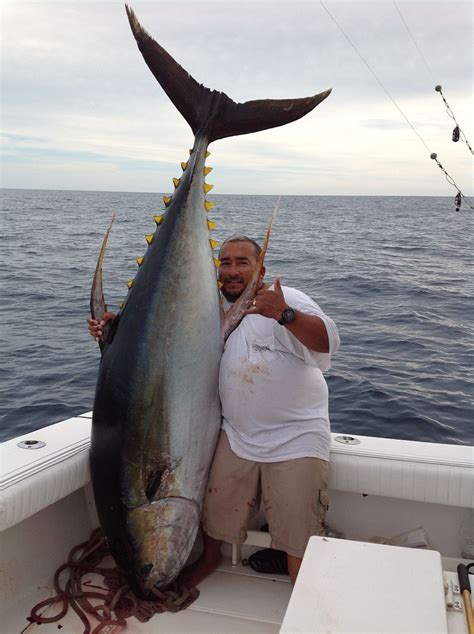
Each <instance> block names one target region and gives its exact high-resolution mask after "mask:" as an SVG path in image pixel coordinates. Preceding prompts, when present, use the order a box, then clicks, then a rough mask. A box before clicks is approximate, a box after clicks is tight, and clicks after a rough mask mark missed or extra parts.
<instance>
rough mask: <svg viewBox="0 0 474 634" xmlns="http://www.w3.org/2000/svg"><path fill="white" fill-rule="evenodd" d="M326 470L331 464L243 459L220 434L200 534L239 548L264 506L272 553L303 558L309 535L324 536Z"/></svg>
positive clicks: (308, 461) (326, 498)
mask: <svg viewBox="0 0 474 634" xmlns="http://www.w3.org/2000/svg"><path fill="white" fill-rule="evenodd" d="M328 470H329V463H328V462H326V461H325V460H320V459H319V458H297V459H295V460H285V461H282V462H252V461H251V460H244V459H243V458H239V457H238V456H236V455H235V453H233V451H232V450H231V448H230V445H229V441H228V439H227V435H226V434H225V432H221V434H220V436H219V441H218V443H217V447H216V452H215V454H214V459H213V462H212V465H211V470H210V473H209V481H208V484H207V489H206V494H205V497H204V504H203V511H202V526H203V529H204V531H205V532H206V533H207V534H208V535H209V536H210V537H213V538H214V539H220V540H222V541H225V542H228V543H230V544H242V543H243V542H244V541H245V540H246V539H247V526H248V523H249V521H250V519H252V517H254V516H255V515H256V514H257V513H258V511H259V508H260V502H261V501H263V509H264V511H265V517H266V519H267V522H268V525H269V530H270V535H271V538H272V548H278V549H279V550H284V551H285V552H286V553H288V554H289V555H292V556H293V557H300V558H301V557H303V554H304V551H305V548H306V544H307V543H308V539H309V538H310V537H311V535H321V534H323V531H324V519H325V515H326V510H327V505H328V494H327V485H328Z"/></svg>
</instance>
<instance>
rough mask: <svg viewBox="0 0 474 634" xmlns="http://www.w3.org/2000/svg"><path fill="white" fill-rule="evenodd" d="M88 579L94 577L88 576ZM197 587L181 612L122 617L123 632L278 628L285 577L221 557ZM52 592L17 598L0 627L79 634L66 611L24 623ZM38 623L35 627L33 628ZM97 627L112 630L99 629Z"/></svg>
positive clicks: (266, 632) (264, 631)
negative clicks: (195, 595) (53, 617)
mask: <svg viewBox="0 0 474 634" xmlns="http://www.w3.org/2000/svg"><path fill="white" fill-rule="evenodd" d="M91 579H92V580H93V579H94V576H93V575H91ZM199 589H200V596H199V598H198V599H197V600H196V601H195V602H194V603H193V604H192V605H191V606H190V607H189V608H188V609H187V610H183V611H182V612H178V613H174V614H173V613H170V612H165V613H163V614H156V615H155V616H154V617H153V618H152V619H151V620H150V621H148V622H147V623H140V622H139V621H138V620H137V619H135V618H130V619H128V620H127V628H126V631H127V632H130V634H133V633H135V632H137V633H138V632H141V633H143V632H160V633H161V634H162V633H170V634H174V633H177V632H186V633H189V632H206V633H208V634H212V633H214V632H215V633H216V634H217V633H219V634H223V633H224V632H225V633H228V634H230V633H237V632H239V633H240V632H245V633H246V634H252V633H253V632H258V633H260V634H276V633H278V632H279V630H280V627H281V623H282V621H283V617H284V614H285V611H286V608H287V605H288V602H289V600H290V595H291V590H292V586H291V584H290V582H289V578H288V577H287V576H281V575H261V574H258V573H256V572H254V571H253V570H252V569H251V568H249V567H248V566H245V567H244V566H242V565H239V566H237V567H233V566H232V564H231V561H230V559H227V558H225V559H224V561H223V562H222V564H221V565H220V566H219V568H218V570H217V571H216V572H214V573H213V574H212V575H211V576H210V577H208V579H206V580H205V581H204V582H203V583H202V584H201V586H200V588H199ZM53 594H54V590H53V588H52V587H42V588H38V589H37V591H36V592H35V594H34V596H30V597H27V598H26V599H24V600H22V601H20V602H19V603H18V604H17V605H16V607H15V610H14V613H10V614H6V615H4V616H3V619H2V622H3V623H2V631H4V632H8V633H9V634H10V633H12V634H13V632H15V633H17V632H28V634H33V632H36V631H40V632H41V634H48V633H52V632H55V633H56V634H57V632H58V628H60V629H61V630H62V631H63V632H67V634H69V633H71V634H76V633H77V634H79V633H82V632H83V631H84V626H83V625H82V623H81V621H80V620H79V617H78V616H77V615H76V614H75V613H74V612H73V611H72V610H71V609H70V610H69V612H68V614H67V615H66V616H65V617H64V618H62V619H61V620H60V621H56V622H54V623H44V624H41V625H36V624H30V625H28V623H27V621H26V616H27V615H28V614H29V612H30V610H31V608H32V607H33V605H35V603H36V602H39V601H41V600H44V599H45V598H48V597H49V596H53ZM55 609H56V608H55V607H51V608H48V610H47V611H46V612H45V613H44V616H49V615H53V614H54V613H55ZM94 624H96V622H94ZM38 627H40V628H41V629H40V630H38V629H37V628H38ZM4 628H5V629H4ZM92 629H93V628H92ZM117 629H118V628H116V630H115V631H117ZM103 631H104V632H107V631H114V630H113V629H112V628H110V630H109V629H108V628H105V629H104V630H103Z"/></svg>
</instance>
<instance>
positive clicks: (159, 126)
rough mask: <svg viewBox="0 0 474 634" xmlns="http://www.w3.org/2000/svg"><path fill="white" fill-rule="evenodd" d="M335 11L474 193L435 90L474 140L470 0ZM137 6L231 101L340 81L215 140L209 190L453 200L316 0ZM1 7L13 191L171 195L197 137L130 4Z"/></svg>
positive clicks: (467, 161) (7, 166)
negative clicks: (309, 105)
mask: <svg viewBox="0 0 474 634" xmlns="http://www.w3.org/2000/svg"><path fill="white" fill-rule="evenodd" d="M325 5H326V7H327V8H328V9H329V11H330V12H331V13H332V15H333V16H334V18H335V19H336V20H337V22H338V23H339V24H340V26H341V27H342V28H343V29H344V31H345V32H346V34H347V36H348V37H349V38H350V39H351V40H352V42H353V44H354V45H355V46H356V47H357V49H358V51H359V52H360V54H361V55H362V56H363V57H364V58H365V60H366V61H367V63H368V64H369V66H370V67H371V68H372V69H373V71H374V72H375V73H376V74H377V75H378V77H379V79H380V80H381V81H382V83H383V84H384V86H385V88H386V89H387V91H388V92H389V93H390V94H391V95H392V97H393V98H394V99H395V101H396V102H397V104H398V105H399V107H400V108H401V109H402V111H403V112H404V113H405V115H406V116H407V117H408V119H409V120H410V122H411V123H412V124H413V126H414V127H415V128H416V130H417V131H418V133H419V135H420V136H421V137H422V139H423V141H424V142H425V143H426V145H427V146H428V148H429V150H430V151H434V152H437V153H438V158H439V160H440V161H441V163H442V164H443V165H444V167H445V168H446V169H447V171H448V172H449V173H450V174H451V176H452V177H453V178H454V179H455V181H456V183H457V184H458V185H459V187H460V188H461V190H462V191H463V192H464V193H465V194H466V195H469V196H470V195H472V155H471V153H470V152H469V149H468V148H467V146H466V145H465V144H464V143H462V142H459V143H453V142H452V141H451V133H452V129H453V127H454V122H453V121H452V119H450V118H449V117H448V115H447V114H446V109H445V107H444V104H443V102H442V100H441V97H440V95H439V94H438V93H436V92H435V90H434V86H435V84H436V83H439V84H441V85H442V87H443V93H444V95H445V97H446V99H447V100H448V102H449V104H450V106H451V108H452V110H453V112H454V115H455V117H456V119H457V121H458V122H459V123H460V125H461V128H462V129H463V130H464V131H465V133H466V136H467V138H468V140H469V141H470V143H471V146H472V147H474V126H473V115H472V113H473V112H474V107H473V96H472V94H473V93H472V79H473V77H472V71H473V61H472V60H473V57H472V53H473V51H472V42H473V17H472V3H471V2H450V1H448V2H429V1H422V2H411V1H403V0H398V2H397V4H396V5H395V3H394V2H392V1H388V0H387V1H383V0H379V1H378V2H358V1H352V2H333V1H331V0H325ZM131 6H132V7H133V9H134V10H135V12H136V14H137V17H138V19H139V20H140V22H141V24H142V25H143V27H144V28H145V29H146V30H147V31H148V32H149V33H150V34H151V35H152V36H153V37H154V38H155V39H156V40H157V41H158V42H159V43H160V44H161V45H162V46H164V47H165V48H166V49H167V50H168V52H169V53H170V54H171V55H173V57H175V59H176V60H177V61H178V62H179V63H180V64H181V65H182V66H183V67H184V68H185V69H186V70H188V71H189V73H191V75H192V76H193V77H194V78H195V79H196V80H197V81H199V82H200V83H203V84H204V85H205V86H208V87H209V88H212V89H216V90H221V91H223V92H225V93H227V94H228V95H229V96H230V97H231V98H232V99H234V100H235V101H241V102H242V101H246V100H250V99H259V98H268V97H274V98H286V97H303V96H307V95H313V94H315V93H318V92H321V91H322V90H325V89H326V88H330V87H331V88H332V89H333V93H332V94H331V95H330V97H329V98H328V99H326V101H324V102H323V103H322V104H321V105H319V106H318V107H317V108H316V109H315V110H314V111H313V112H311V113H310V114H309V115H307V116H306V117H304V118H303V119H301V120H299V121H297V122H295V123H292V124H289V125H287V126H284V127H281V128H274V129H272V130H268V131H265V132H259V133H256V134H251V135H246V136H240V137H234V138H229V139H224V140H220V141H216V142H215V143H213V144H212V145H211V146H210V151H211V153H212V156H211V158H210V159H208V164H209V165H211V166H213V167H214V172H213V173H212V178H210V177H208V180H209V181H210V182H211V183H213V184H214V190H213V193H216V194H226V193H235V194H255V193H257V194H313V195H320V194H321V195H344V194H352V195H359V194H360V195H364V194H366V195H447V196H451V195H454V194H455V193H456V192H455V190H454V189H453V188H452V187H451V186H450V185H449V184H448V183H447V182H446V180H445V178H444V176H443V174H442V173H441V171H440V170H439V168H438V167H437V166H436V163H435V162H434V161H432V160H430V158H429V152H428V150H427V149H426V148H425V147H424V145H423V144H422V142H421V141H420V139H419V138H418V137H417V136H416V134H415V133H414V132H413V130H412V129H411V128H410V127H409V126H408V124H407V123H406V121H405V120H404V118H403V117H402V115H401V114H400V112H399V111H398V110H397V109H396V107H395V106H394V105H393V103H392V102H391V101H390V100H389V98H388V97H387V95H386V94H385V92H384V91H383V89H382V88H381V87H380V85H379V84H378V83H377V81H376V80H375V79H374V77H373V76H372V75H371V73H370V71H369V70H368V68H367V67H366V65H364V63H363V62H362V61H361V60H360V58H359V57H358V56H357V53H356V52H355V51H354V49H353V48H352V47H351V46H350V45H349V44H348V43H347V41H346V40H345V39H344V36H343V35H342V34H341V32H340V31H339V30H338V28H337V26H336V25H335V24H334V22H333V21H332V20H331V18H330V16H329V15H328V13H327V12H326V11H325V10H324V7H323V6H322V5H321V3H320V2H319V0H313V1H312V2H297V1H294V0H292V1H291V2H290V1H286V2H259V1H257V2H231V1H227V0H221V1H216V2H181V1H176V0H175V1H174V2H173V3H166V2H155V1H149V2H144V1H137V2H133V1H131ZM397 7H398V9H399V11H400V12H401V13H402V16H403V18H404V20H405V22H406V24H407V25H408V27H409V29H410V31H411V33H412V34H413V36H414V38H415V40H416V42H417V44H418V47H419V49H420V50H421V52H422V54H423V56H424V58H425V60H426V61H427V63H428V66H429V70H428V69H427V68H426V66H425V64H424V62H423V58H422V57H421V56H420V53H419V52H418V50H417V48H416V47H415V44H414V43H413V41H412V39H411V38H410V35H409V33H408V32H407V29H406V27H405V25H404V23H403V21H402V19H401V17H400V15H399V13H398V11H397ZM1 13H2V25H1V31H2V51H1V52H2V66H1V79H2V86H1V89H2V93H1V95H2V113H1V119H2V121H1V123H2V140H3V144H4V149H3V158H2V185H3V187H8V188H41V189H79V190H80V189H86V190H112V191H148V192H168V191H170V190H171V189H172V186H171V179H172V177H173V176H179V173H180V171H181V170H180V168H179V163H180V162H181V161H183V160H186V157H187V154H188V148H190V147H191V146H192V143H193V135H192V133H191V130H190V129H189V127H188V124H187V123H186V122H185V120H184V119H183V118H182V117H181V115H180V114H179V113H178V111H177V110H176V109H175V107H174V106H173V105H172V103H171V102H170V101H169V99H168V97H167V96H166V95H165V94H164V92H163V90H162V89H161V87H160V86H159V84H158V83H157V82H156V80H155V78H154V77H153V76H152V74H151V73H150V71H149V70H148V67H147V66H146V65H145V62H144V61H143V58H142V56H141V54H140V53H139V51H138V49H137V46H136V43H135V40H134V38H133V36H132V34H131V31H130V28H129V25H128V21H127V18H126V14H125V10H124V5H123V3H121V2H116V1H108V2H90V1H85V0H75V1H74V2H61V1H54V2H45V1H44V0H41V1H40V2H21V1H15V2H5V1H3V2H2V4H1ZM430 71H431V73H432V74H433V76H434V78H433V77H432V76H431V74H430Z"/></svg>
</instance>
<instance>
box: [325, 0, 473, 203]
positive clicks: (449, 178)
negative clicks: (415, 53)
mask: <svg viewBox="0 0 474 634" xmlns="http://www.w3.org/2000/svg"><path fill="white" fill-rule="evenodd" d="M319 2H320V4H321V6H322V7H323V9H324V10H325V11H326V13H327V14H328V15H329V17H330V18H331V20H332V21H333V22H334V24H335V25H336V26H337V28H338V29H339V31H340V32H341V33H342V35H343V37H344V38H345V40H346V41H347V43H348V44H349V45H350V46H351V47H352V48H353V49H354V51H355V52H356V53H357V55H358V57H359V58H360V60H361V61H362V63H363V64H364V65H365V66H366V67H367V69H368V70H369V72H370V73H371V74H372V76H373V77H374V79H375V80H376V81H377V83H378V84H379V86H380V87H381V88H382V90H383V91H384V92H385V94H386V95H387V97H388V98H389V99H390V101H391V102H392V103H393V105H394V106H395V108H396V109H397V110H398V111H399V112H400V114H401V115H402V117H403V118H404V119H405V121H406V122H407V124H408V125H409V126H410V128H411V129H412V130H413V132H414V133H415V134H416V136H417V137H418V138H419V139H420V141H421V143H422V144H423V145H424V146H425V148H426V149H427V150H428V152H429V154H430V158H432V159H433V160H435V161H436V163H437V164H438V167H439V168H440V169H441V170H442V171H443V172H444V174H445V176H446V180H447V181H448V183H449V184H450V185H453V187H455V188H456V189H457V193H456V196H455V197H454V205H455V207H456V211H459V208H460V207H461V200H464V201H465V202H466V203H467V204H468V205H469V208H470V209H474V205H473V204H472V203H471V201H470V200H469V198H467V196H465V195H464V194H463V193H462V191H461V190H460V189H459V187H458V186H457V185H456V183H455V181H454V179H453V178H452V176H450V175H449V174H448V172H447V171H446V169H445V168H444V167H443V165H441V163H440V162H439V161H438V160H437V157H438V155H437V154H436V152H432V151H431V150H430V148H429V147H428V145H427V144H426V143H425V141H424V139H423V138H422V136H421V135H420V133H419V132H418V130H417V129H416V128H415V126H414V125H413V124H412V123H411V121H410V120H409V119H408V117H407V116H406V114H405V113H404V112H403V110H402V109H401V108H400V106H399V105H398V103H397V102H396V101H395V99H394V98H393V97H392V95H391V94H390V93H389V91H388V90H387V88H386V87H385V86H384V84H383V82H382V80H381V79H380V78H379V77H378V75H377V74H376V72H375V71H374V70H373V68H372V67H371V66H370V64H369V63H368V62H367V60H366V59H365V58H364V57H363V55H362V54H361V53H360V52H359V50H358V49H357V47H356V46H355V44H354V43H353V42H352V41H351V39H350V38H349V36H348V35H347V33H346V32H345V31H344V29H343V28H342V26H341V25H340V24H339V23H338V22H337V20H336V18H335V17H334V16H333V15H332V13H331V12H330V11H329V9H328V8H327V7H326V5H325V4H324V2H323V0H319ZM423 59H424V58H423ZM430 73H431V71H430Z"/></svg>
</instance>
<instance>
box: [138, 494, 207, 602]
mask: <svg viewBox="0 0 474 634" xmlns="http://www.w3.org/2000/svg"><path fill="white" fill-rule="evenodd" d="M199 519H200V508H199V505H198V504H197V503H196V502H195V501H194V500H192V499H189V498H184V497H179V496H175V497H168V498H162V499H161V500H156V501H153V502H151V503H150V504H144V505H141V506H138V507H136V508H134V509H133V510H132V511H131V512H130V513H129V516H128V519H127V528H128V532H129V535H130V537H131V540H132V542H133V550H134V554H135V556H134V563H133V569H134V574H133V577H134V579H135V585H136V586H137V587H138V588H137V589H138V590H139V594H140V595H141V596H145V595H149V594H150V592H151V590H152V588H158V589H162V588H165V587H166V586H168V585H169V584H170V583H172V582H173V581H174V580H175V579H176V577H177V576H178V574H179V573H180V572H181V570H182V569H183V567H184V565H185V563H186V561H187V559H188V557H189V554H190V552H191V549H192V547H193V545H194V542H195V539H196V534H197V530H198V526H199Z"/></svg>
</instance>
